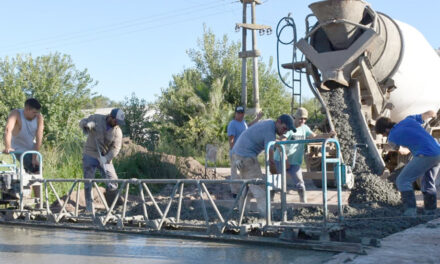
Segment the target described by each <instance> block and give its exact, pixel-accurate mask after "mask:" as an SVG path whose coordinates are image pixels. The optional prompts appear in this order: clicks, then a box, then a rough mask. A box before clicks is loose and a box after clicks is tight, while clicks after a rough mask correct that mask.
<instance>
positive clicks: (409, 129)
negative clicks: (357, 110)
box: [375, 111, 440, 216]
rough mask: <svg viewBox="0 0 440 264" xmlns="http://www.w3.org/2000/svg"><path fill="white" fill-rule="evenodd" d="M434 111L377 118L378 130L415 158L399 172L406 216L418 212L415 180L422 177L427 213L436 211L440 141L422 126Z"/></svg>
mask: <svg viewBox="0 0 440 264" xmlns="http://www.w3.org/2000/svg"><path fill="white" fill-rule="evenodd" d="M435 116H436V114H435V112H434V111H427V112H425V113H423V114H418V115H411V116H408V117H406V118H405V119H403V120H402V121H400V122H399V123H397V124H396V123H395V122H392V121H391V119H390V118H387V117H381V118H379V119H378V120H377V121H376V127H375V128H376V133H378V134H382V135H383V136H387V137H388V144H389V145H390V146H391V148H393V149H394V150H397V151H398V152H399V153H400V154H401V155H407V154H409V153H410V152H411V154H412V156H413V158H412V160H411V161H410V162H409V163H408V164H407V165H406V166H405V168H404V169H403V170H402V172H400V174H399V176H398V177H397V179H396V185H397V188H398V190H399V191H400V194H401V197H402V202H403V205H404V208H405V210H404V213H403V215H405V216H416V215H417V210H416V209H417V208H416V197H415V194H414V190H413V185H412V184H413V182H414V181H416V180H417V178H419V177H422V184H421V190H422V192H423V201H424V211H425V214H435V210H436V209H437V190H436V187H435V178H436V175H437V174H438V172H439V169H440V145H439V144H438V143H437V141H436V140H435V139H434V138H433V137H432V136H431V135H430V134H429V133H428V132H427V131H426V130H425V129H424V128H423V127H422V126H421V125H422V124H423V123H424V122H425V121H426V120H428V119H429V118H431V117H435Z"/></svg>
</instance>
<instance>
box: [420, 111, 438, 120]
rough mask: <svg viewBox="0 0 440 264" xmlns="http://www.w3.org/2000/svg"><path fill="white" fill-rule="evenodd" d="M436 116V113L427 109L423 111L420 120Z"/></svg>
mask: <svg viewBox="0 0 440 264" xmlns="http://www.w3.org/2000/svg"><path fill="white" fill-rule="evenodd" d="M436 116H437V115H436V113H435V112H434V111H432V110H429V111H426V112H425V113H423V114H422V120H423V121H426V120H428V119H429V118H432V117H436Z"/></svg>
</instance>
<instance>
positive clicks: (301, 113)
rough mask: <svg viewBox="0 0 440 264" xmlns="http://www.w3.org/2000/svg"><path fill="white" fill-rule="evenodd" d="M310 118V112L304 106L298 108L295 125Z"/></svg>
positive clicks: (297, 125)
mask: <svg viewBox="0 0 440 264" xmlns="http://www.w3.org/2000/svg"><path fill="white" fill-rule="evenodd" d="M307 118H309V112H307V109H305V108H304V107H300V108H298V110H296V113H295V127H300V126H302V125H304V124H305V123H306V121H307Z"/></svg>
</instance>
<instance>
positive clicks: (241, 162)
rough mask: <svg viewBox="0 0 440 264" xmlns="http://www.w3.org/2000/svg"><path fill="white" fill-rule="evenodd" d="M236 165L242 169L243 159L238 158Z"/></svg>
mask: <svg viewBox="0 0 440 264" xmlns="http://www.w3.org/2000/svg"><path fill="white" fill-rule="evenodd" d="M235 167H237V169H238V170H241V168H242V167H243V161H242V160H236V161H235Z"/></svg>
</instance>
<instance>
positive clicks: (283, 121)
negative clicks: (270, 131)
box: [275, 114, 296, 136]
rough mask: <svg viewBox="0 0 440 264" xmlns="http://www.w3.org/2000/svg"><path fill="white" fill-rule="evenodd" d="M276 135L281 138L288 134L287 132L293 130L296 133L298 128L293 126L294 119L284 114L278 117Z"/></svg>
mask: <svg viewBox="0 0 440 264" xmlns="http://www.w3.org/2000/svg"><path fill="white" fill-rule="evenodd" d="M275 129H276V133H277V134H278V135H279V136H281V135H284V134H286V132H287V131H289V130H293V132H296V128H295V126H294V125H293V118H292V116H290V115H287V114H283V115H280V117H278V119H277V122H276V123H275Z"/></svg>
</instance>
